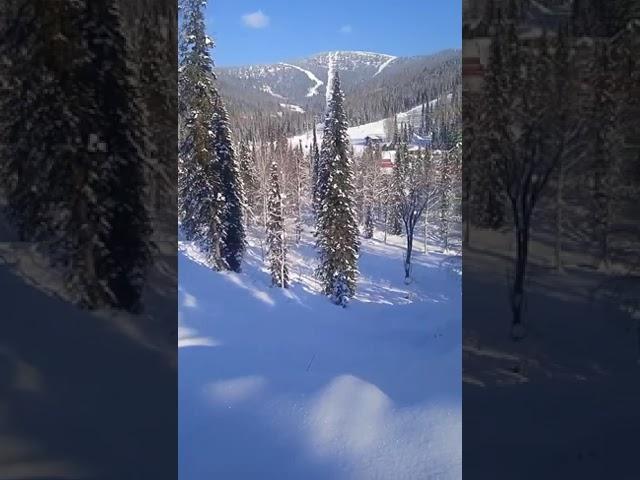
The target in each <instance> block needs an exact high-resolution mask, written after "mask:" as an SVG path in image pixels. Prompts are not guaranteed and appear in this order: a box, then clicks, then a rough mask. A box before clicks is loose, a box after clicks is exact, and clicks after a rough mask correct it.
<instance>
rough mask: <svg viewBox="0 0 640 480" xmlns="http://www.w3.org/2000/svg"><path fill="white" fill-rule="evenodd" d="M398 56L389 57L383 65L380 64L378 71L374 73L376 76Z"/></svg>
mask: <svg viewBox="0 0 640 480" xmlns="http://www.w3.org/2000/svg"><path fill="white" fill-rule="evenodd" d="M396 58H398V57H389V60H387V61H386V62H384V63H383V64H382V65H380V66H379V67H378V70H377V71H376V73H374V74H373V76H374V77H377V76H378V75H379V74H380V73H381V72H382V71H383V70H384V69H385V68H387V67H388V66H389V64H390V63H391V62H393V61H394V60H395V59H396Z"/></svg>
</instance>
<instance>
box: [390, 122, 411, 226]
mask: <svg viewBox="0 0 640 480" xmlns="http://www.w3.org/2000/svg"><path fill="white" fill-rule="evenodd" d="M393 143H394V146H395V149H396V155H395V163H394V168H393V178H392V189H393V192H392V205H391V208H390V209H389V223H388V226H389V233H390V234H391V235H402V213H401V209H402V205H401V202H402V196H403V192H402V191H401V189H402V178H401V176H400V172H401V169H399V168H398V166H399V162H402V160H403V159H404V158H406V157H407V154H408V146H407V138H406V128H405V127H404V125H403V126H401V127H400V128H399V127H398V125H397V124H396V126H395V133H394V140H393Z"/></svg>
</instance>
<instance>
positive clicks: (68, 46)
mask: <svg viewBox="0 0 640 480" xmlns="http://www.w3.org/2000/svg"><path fill="white" fill-rule="evenodd" d="M15 7H16V8H17V9H18V11H19V12H20V13H19V15H16V16H15V18H14V19H13V21H12V22H11V23H10V24H9V25H6V26H5V27H6V28H7V29H6V31H5V32H3V33H4V42H3V48H2V57H3V63H4V64H5V66H7V70H8V73H9V75H8V76H7V77H8V78H10V80H9V84H8V87H10V88H11V92H10V94H9V95H6V96H5V95H3V96H2V97H3V98H2V113H1V114H0V115H1V116H2V117H1V119H0V124H1V126H2V135H3V139H2V141H0V145H2V147H0V148H2V152H0V154H1V155H2V158H3V163H2V175H1V177H2V183H3V185H2V187H3V190H4V192H5V195H6V197H7V203H8V212H7V213H8V214H9V218H10V219H12V220H13V221H14V222H15V224H16V226H17V229H18V232H19V234H20V236H21V238H22V239H23V240H26V241H30V242H35V243H36V244H37V245H38V246H39V247H41V250H42V251H43V253H45V254H46V255H47V256H48V258H49V259H50V260H51V261H52V262H53V263H55V264H56V265H58V266H59V268H60V269H61V270H62V271H63V272H64V274H65V285H66V287H67V291H68V293H69V296H70V297H71V299H72V300H73V301H75V302H76V303H78V304H80V305H82V306H84V307H87V308H104V307H107V308H112V307H115V308H122V309H127V310H130V311H137V310H138V309H139V307H140V297H141V294H142V285H143V282H144V278H145V269H146V266H147V264H148V261H149V258H150V253H151V243H150V241H149V230H150V226H149V215H148V210H147V207H148V205H147V203H146V202H145V199H146V198H147V196H146V191H147V177H148V175H147V171H148V166H149V164H150V159H149V155H148V145H149V144H148V137H147V135H148V134H147V126H146V124H145V116H144V109H143V107H142V103H141V95H140V92H139V89H138V88H137V86H136V84H135V79H136V78H137V77H138V75H137V72H135V71H134V70H133V69H132V62H131V52H130V50H129V48H128V42H127V41H126V40H125V37H124V33H123V26H122V18H121V13H120V11H119V8H118V3H117V2H116V1H115V0H110V1H106V2H99V3H98V2H87V1H82V0H78V1H74V2H71V1H65V2H54V3H53V4H52V3H51V2H45V1H28V2H27V1H25V2H17V3H16V5H15ZM96 25H100V26H101V28H99V29H97V28H95V27H96ZM11 50H13V51H14V52H15V53H16V55H15V56H14V57H13V58H11V59H10V58H9V56H8V52H10V51H11ZM16 107H18V108H16ZM16 112H18V113H16Z"/></svg>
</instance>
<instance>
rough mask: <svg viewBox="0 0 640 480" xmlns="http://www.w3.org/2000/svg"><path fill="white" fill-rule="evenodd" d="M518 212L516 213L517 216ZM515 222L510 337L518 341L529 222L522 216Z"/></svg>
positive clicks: (521, 321)
mask: <svg viewBox="0 0 640 480" xmlns="http://www.w3.org/2000/svg"><path fill="white" fill-rule="evenodd" d="M518 214H519V212H516V215H518ZM520 215H521V217H520V219H519V220H517V221H516V259H515V276H514V279H513V288H512V290H511V299H510V300H511V315H512V319H511V337H512V338H513V340H520V339H521V338H522V337H523V336H524V326H523V318H522V307H523V303H524V286H525V278H526V269H527V261H528V255H529V220H528V219H527V218H522V217H525V215H524V214H520Z"/></svg>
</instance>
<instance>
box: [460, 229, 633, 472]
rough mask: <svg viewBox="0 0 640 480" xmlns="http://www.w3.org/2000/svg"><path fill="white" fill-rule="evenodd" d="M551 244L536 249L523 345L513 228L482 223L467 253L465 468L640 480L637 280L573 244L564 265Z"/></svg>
mask: <svg viewBox="0 0 640 480" xmlns="http://www.w3.org/2000/svg"><path fill="white" fill-rule="evenodd" d="M551 240H552V239H549V238H546V237H545V236H544V235H538V234H536V235H535V237H534V238H533V239H532V241H531V244H530V263H529V267H528V272H529V273H528V275H529V277H528V282H527V296H526V300H525V302H526V303H525V305H526V313H525V321H526V325H527V336H526V338H525V339H524V340H523V341H522V342H513V341H512V340H511V339H510V338H509V325H510V321H511V316H510V311H509V303H508V296H507V292H508V285H507V284H506V281H507V279H508V278H509V276H510V272H511V271H512V268H513V266H512V255H513V252H514V250H515V247H514V242H513V234H512V233H511V232H492V231H486V230H479V229H474V231H472V233H471V238H470V246H469V247H468V248H466V249H465V252H464V279H463V288H464V304H463V308H464V346H463V364H464V370H463V385H464V387H463V390H464V421H465V450H464V462H465V474H468V475H469V476H471V477H474V478H518V479H523V480H529V479H531V480H534V479H540V478H549V471H553V472H554V475H553V478H563V479H568V478H580V479H603V478H620V479H623V478H624V479H632V478H638V476H637V472H638V470H637V460H636V457H637V448H636V443H635V440H636V438H637V432H638V422H639V418H640V417H639V416H638V405H640V382H639V381H638V379H639V378H640V376H639V373H640V361H639V360H638V359H639V358H640V357H639V355H640V351H639V349H640V323H639V320H638V319H635V320H634V318H633V316H632V315H629V314H627V313H626V312H625V304H627V303H628V302H629V301H636V302H637V299H638V298H640V296H639V293H640V290H638V286H639V285H640V277H639V276H638V272H637V270H636V271H635V272H633V271H631V269H630V268H629V266H630V262H628V259H627V262H626V264H616V265H614V268H613V269H611V270H610V271H602V270H598V269H597V268H595V266H594V265H593V258H590V257H589V256H588V255H586V254H585V250H586V249H585V248H582V249H578V248H574V249H569V248H568V246H566V245H565V251H564V253H563V261H564V267H565V268H564V271H563V272H557V271H556V270H555V268H554V266H553V263H550V260H551V261H552V259H553V242H552V241H551ZM498 459H499V461H497V460H498ZM630 472H636V474H631V475H630V474H629V473H630Z"/></svg>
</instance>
